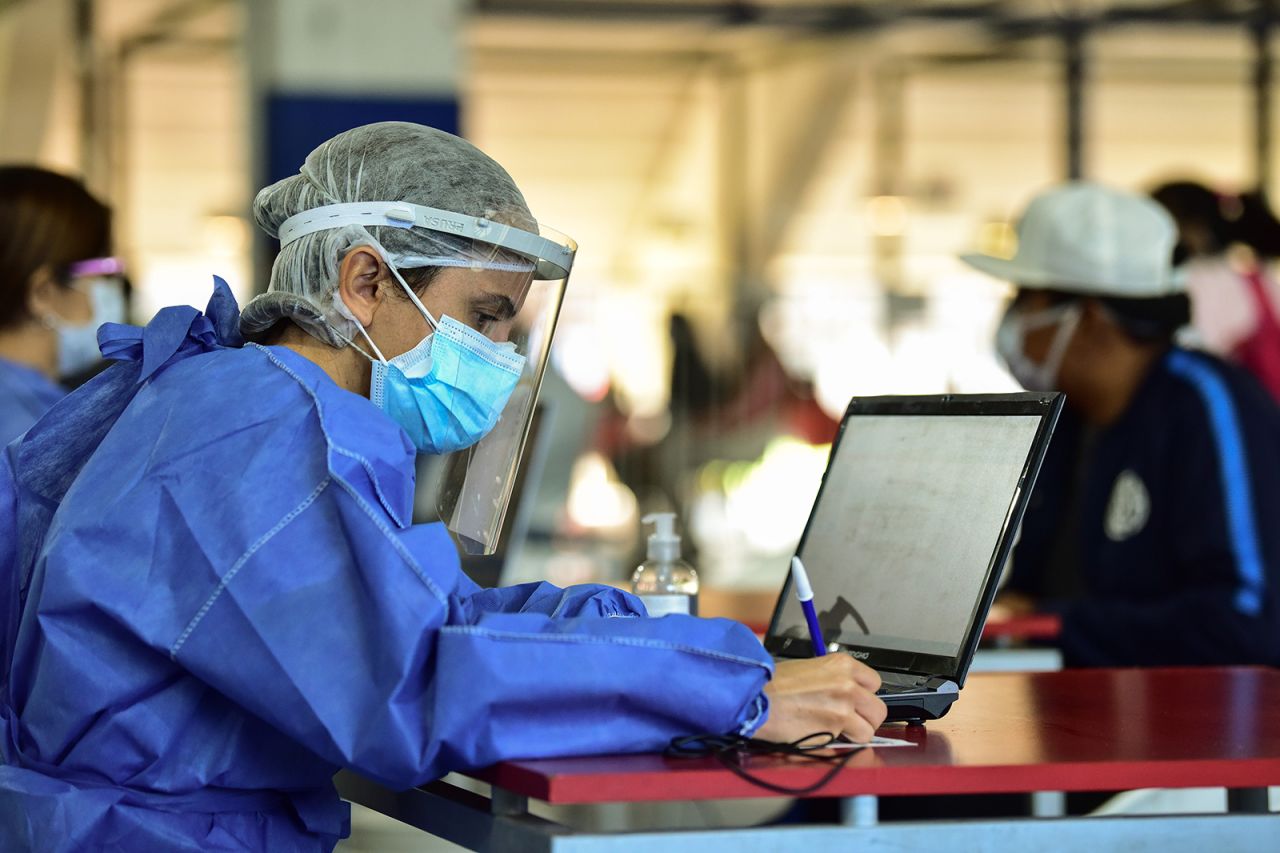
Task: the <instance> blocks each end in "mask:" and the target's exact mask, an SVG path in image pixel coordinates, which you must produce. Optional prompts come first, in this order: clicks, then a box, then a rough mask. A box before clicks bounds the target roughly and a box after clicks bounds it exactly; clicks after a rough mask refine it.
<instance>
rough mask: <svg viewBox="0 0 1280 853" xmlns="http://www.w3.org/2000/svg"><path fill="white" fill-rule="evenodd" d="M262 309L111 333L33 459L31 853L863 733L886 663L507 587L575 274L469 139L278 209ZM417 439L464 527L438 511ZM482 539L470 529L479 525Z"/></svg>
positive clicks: (19, 711)
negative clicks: (549, 772)
mask: <svg viewBox="0 0 1280 853" xmlns="http://www.w3.org/2000/svg"><path fill="white" fill-rule="evenodd" d="M254 216H255V218H256V220H257V222H258V224H259V225H260V226H261V227H262V228H263V229H265V230H266V231H267V232H268V233H269V234H270V235H272V236H273V237H278V238H279V240H280V246H281V249H280V254H279V256H278V258H277V259H276V262H275V266H274V268H273V269H272V275H271V284H270V288H269V291H268V292H267V293H265V294H264V295H261V296H259V297H257V298H255V299H253V300H252V301H250V302H249V303H248V304H247V305H246V306H245V309H244V311H243V313H239V312H238V311H237V307H236V305H235V302H234V300H233V299H232V297H231V295H230V292H229V291H228V290H227V288H226V286H225V285H224V284H221V283H219V284H218V285H217V286H216V288H215V292H214V294H213V297H212V299H211V300H210V302H209V305H208V307H207V308H206V310H205V311H204V313H201V312H199V311H197V310H196V309H194V308H187V307H178V308H169V309H165V310H164V311H162V312H160V314H159V315H158V316H156V318H155V319H154V320H153V321H152V322H151V323H150V324H148V325H147V327H146V328H144V329H139V328H132V327H127V326H119V325H108V326H106V327H104V328H103V330H102V331H101V333H100V343H101V347H102V352H103V354H104V355H106V356H107V357H109V358H111V359H114V360H115V361H116V362H118V363H117V364H115V365H114V366H113V367H111V368H110V369H108V370H107V371H106V372H104V373H103V374H101V375H100V376H98V377H96V378H95V379H93V380H92V381H90V382H89V383H87V384H86V385H84V386H83V387H82V388H80V389H78V390H77V391H76V392H74V393H72V394H71V395H70V396H68V397H67V398H65V399H63V400H62V401H61V402H59V403H58V404H57V405H55V406H54V407H53V409H52V410H51V411H50V412H49V413H48V414H47V415H46V416H45V417H44V418H43V419H42V420H40V421H39V422H38V423H37V424H36V425H35V426H34V427H32V429H31V430H30V431H29V432H28V433H27V434H26V435H25V437H24V438H23V439H22V440H21V441H20V442H17V443H15V444H13V445H11V446H10V447H9V448H8V450H7V452H6V453H5V454H4V456H3V459H2V460H0V483H3V484H5V486H4V487H3V488H0V518H4V519H5V521H4V523H3V524H2V525H0V529H3V530H6V531H16V535H13V534H6V535H5V536H6V538H4V539H0V567H3V568H4V569H5V571H4V574H3V577H4V581H5V583H6V584H7V588H6V590H5V595H6V597H5V599H4V601H3V608H0V622H3V624H4V627H5V633H4V635H3V642H4V655H5V663H6V666H5V667H4V669H3V675H4V681H3V685H2V689H3V693H2V695H0V699H2V701H0V711H2V712H3V723H4V727H5V728H4V732H3V737H0V744H2V747H0V748H3V750H4V754H3V759H4V762H5V764H4V766H3V767H0V849H4V850H24V849H29V850H40V851H53V850H85V849H101V848H112V847H119V848H120V849H131V850H211V849H218V850H228V849H235V850H271V851H288V850H329V849H332V847H333V846H334V844H335V843H336V842H337V840H338V839H339V838H341V837H343V836H344V835H345V834H346V833H347V831H348V809H347V806H346V805H345V804H343V803H342V802H341V801H340V800H339V799H338V796H337V794H336V793H335V791H334V788H333V785H332V782H331V777H332V776H333V774H334V772H335V771H337V770H338V769H340V768H350V769H351V770H354V771H356V772H358V773H361V774H363V775H365V776H367V777H369V778H372V779H374V780H377V781H378V782H380V783H382V784H384V785H387V786H390V787H392V788H406V787H409V786H412V785H417V784H420V783H422V782H425V781H427V780H430V779H432V778H436V777H438V776H440V775H442V774H444V773H446V772H448V771H450V770H454V769H466V768H475V767H479V766H483V765H487V764H491V763H493V762H496V761H500V760H503V759H509V758H516V757H524V758H530V757H542V756H558V755H578V754H586V753H602V752H632V751H647V750H657V749H661V748H662V747H663V746H665V745H666V743H667V742H668V739H670V738H671V737H673V736H676V735H684V734H690V733H701V732H720V733H743V734H755V735H757V736H759V737H766V738H773V739H778V740H782V739H792V738H796V737H799V736H801V735H804V734H808V733H810V732H813V731H822V730H825V731H843V732H845V733H846V734H848V735H849V736H851V737H853V738H856V739H866V738H868V737H870V735H871V734H872V732H873V730H874V727H875V726H876V725H877V724H878V723H879V722H881V721H882V720H883V718H884V713H885V711H884V705H883V704H882V703H881V702H880V700H879V699H877V698H876V697H875V696H874V693H873V691H874V690H875V688H876V687H877V686H878V683H879V679H878V677H877V676H876V675H875V673H874V672H872V671H871V670H869V669H867V668H866V667H864V666H862V665H860V664H857V663H856V662H854V661H853V660H852V659H851V658H849V657H848V656H843V655H841V656H829V657H827V658H819V659H817V660H810V661H801V662H791V663H786V664H779V665H778V666H777V667H776V668H775V667H774V664H773V663H772V662H771V660H770V659H769V657H768V656H767V655H766V654H765V652H764V650H763V649H762V648H761V646H760V643H759V642H758V641H757V640H756V638H755V637H754V636H752V634H751V632H750V631H748V630H747V629H746V628H745V627H743V626H742V625H740V624H737V623H734V622H730V621H726V620H717V619H697V618H693V617H688V616H667V617H665V618H661V619H650V618H647V617H646V616H645V612H644V609H643V606H642V605H641V604H640V603H639V602H638V600H637V599H635V598H634V597H632V596H630V595H628V594H626V593H624V592H621V591H619V590H616V589H612V588H608V587H599V586H579V587H570V588H568V589H563V590H562V589H557V588H555V587H552V586H550V585H548V584H530V585H526V586H520V587H514V588H507V589H481V588H479V587H477V586H476V585H475V584H473V583H472V582H471V581H469V580H468V579H467V577H466V576H465V575H463V574H462V573H461V572H460V571H459V566H458V558H457V550H456V547H455V540H456V542H457V543H459V544H460V545H461V546H462V547H463V548H466V549H468V550H471V551H476V552H485V551H488V550H491V549H492V547H493V545H494V540H495V538H496V532H497V530H498V522H499V521H500V517H501V511H502V509H503V507H504V505H505V502H506V500H507V497H508V492H509V490H510V476H511V472H512V471H513V470H514V469H515V467H516V463H517V461H518V458H519V454H520V451H521V444H522V442H523V438H524V435H525V426H526V422H527V419H528V416H529V412H530V410H531V408H532V406H533V403H534V400H535V397H536V395H537V390H538V384H539V381H540V379H541V376H542V370H543V367H544V365H545V360H546V356H547V350H548V347H549V345H550V343H551V338H552V332H553V330H554V328H555V319H556V314H557V312H558V311H559V307H560V301H561V298H562V296H563V294H564V287H565V283H566V280H567V278H568V275H569V269H570V266H571V264H572V261H573V256H574V251H575V247H574V244H573V243H572V241H570V240H569V239H568V238H565V237H562V236H559V235H557V234H555V233H554V232H551V231H549V230H547V229H545V228H542V227H540V226H539V225H538V223H537V222H536V221H535V220H534V218H533V216H532V215H531V213H530V211H529V209H528V207H527V205H526V204H525V201H524V199H523V197H522V196H521V194H520V191H519V190H518V189H517V188H516V186H515V184H514V183H513V182H512V180H511V178H510V177H509V176H508V175H507V173H506V172H505V171H504V170H503V169H502V168H501V167H500V166H499V165H498V164H497V163H495V162H494V161H492V160H491V159H489V158H488V157H487V156H485V155H484V154H482V153H481V152H480V151H478V150H477V149H475V148H474V147H472V146H471V145H470V144H468V143H466V142H464V141H463V140H461V139H458V138H456V137H454V136H450V135H449V134H446V133H442V132H440V131H436V130H432V129H430V128H426V127H421V126H417V125H412V124H402V123H384V124H376V125H370V126H366V127H361V128H356V129H354V130H351V131H348V132H345V133H343V134H340V135H339V136H337V137H335V138H333V139H331V140H329V141H328V142H326V143H324V144H322V145H321V146H320V147H319V148H317V149H316V150H315V151H314V152H312V153H311V155H310V156H309V157H308V158H307V160H306V163H305V164H304V165H303V166H302V168H301V170H300V172H299V174H297V175H295V176H292V177H289V178H286V179H285V180H283V181H280V182H279V183H276V184H274V185H272V186H270V187H267V188H266V189H264V190H262V191H261V192H260V193H259V194H258V196H257V198H256V199H255V201H254ZM417 453H431V454H440V455H446V456H447V459H446V460H445V463H446V464H445V465H444V468H445V469H446V472H447V473H446V475H445V476H444V477H442V479H441V483H440V486H439V498H438V506H439V509H440V517H441V518H442V519H443V520H444V521H443V522H441V523H436V524H429V525H421V526H415V525H412V524H411V523H410V508H411V504H412V497H413V494H414V487H415V483H414V458H415V454H417ZM450 533H452V536H451V535H450Z"/></svg>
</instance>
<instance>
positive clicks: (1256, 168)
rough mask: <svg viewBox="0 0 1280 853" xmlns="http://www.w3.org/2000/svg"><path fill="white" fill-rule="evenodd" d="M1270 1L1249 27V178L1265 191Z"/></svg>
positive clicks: (1268, 157)
mask: <svg viewBox="0 0 1280 853" xmlns="http://www.w3.org/2000/svg"><path fill="white" fill-rule="evenodd" d="M1272 29H1273V26H1272V4H1271V3H1270V2H1267V3H1264V4H1263V9H1262V11H1261V12H1260V13H1259V16H1258V20H1257V21H1255V22H1254V24H1253V26H1251V27H1250V28H1249V35H1250V37H1251V39H1252V41H1253V50H1254V53H1253V122H1254V124H1253V178H1254V181H1255V182H1256V183H1257V186H1258V188H1259V189H1260V190H1262V191H1263V192H1266V191H1267V190H1268V189H1269V188H1270V186H1271V88H1272V87H1271V70H1272V60H1271V33H1272Z"/></svg>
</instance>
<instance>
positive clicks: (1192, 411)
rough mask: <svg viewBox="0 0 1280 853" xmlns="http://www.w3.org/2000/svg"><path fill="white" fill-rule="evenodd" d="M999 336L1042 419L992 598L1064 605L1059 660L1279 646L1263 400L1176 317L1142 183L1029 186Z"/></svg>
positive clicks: (1151, 657) (1274, 495)
mask: <svg viewBox="0 0 1280 853" xmlns="http://www.w3.org/2000/svg"><path fill="white" fill-rule="evenodd" d="M1017 231H1018V249H1017V252H1016V254H1015V255H1014V257H1012V258H1008V259H1006V258H998V257H993V256H990V255H981V254H968V255H963V256H962V260H963V261H965V262H966V263H968V264H969V265H970V266H972V267H974V268H975V269H978V270H980V271H982V272H985V273H988V274H990V275H992V276H995V277H997V278H1001V279H1004V280H1006V281H1009V282H1011V283H1013V284H1014V285H1016V286H1017V288H1018V292H1017V296H1016V298H1015V299H1014V300H1013V302H1012V304H1011V305H1010V306H1009V309H1008V311H1007V313H1006V315H1005V317H1004V319H1003V320H1002V322H1001V324H1000V327H999V330H998V332H997V336H996V337H997V340H996V345H997V349H998V351H999V354H1000V355H1001V357H1002V358H1003V359H1004V360H1005V362H1006V363H1007V365H1008V367H1009V369H1010V371H1011V372H1012V373H1013V375H1014V376H1015V377H1016V378H1017V379H1018V380H1019V382H1021V383H1022V385H1023V386H1024V387H1026V388H1027V389H1029V390H1060V391H1063V392H1065V393H1066V395H1067V413H1066V414H1065V415H1064V417H1063V422H1062V423H1061V424H1060V426H1059V430H1058V433H1057V435H1056V436H1055V438H1054V442H1053V445H1052V447H1051V449H1050V453H1049V457H1048V459H1047V460H1046V463H1045V467H1044V470H1043V472H1042V474H1041V477H1040V479H1039V483H1038V485H1037V488H1036V493H1035V495H1034V496H1033V498H1032V504H1031V507H1030V508H1029V510H1028V513H1027V517H1026V519H1025V521H1024V523H1023V535H1022V539H1021V541H1020V542H1019V544H1018V547H1017V550H1016V551H1015V552H1014V557H1013V569H1012V572H1011V576H1010V578H1009V581H1008V584H1007V585H1006V589H1005V591H1004V593H1002V597H1001V599H1000V600H999V601H998V603H997V610H998V611H1003V612H1005V613H1012V614H1016V613H1018V612H1026V611H1029V610H1031V609H1033V608H1036V609H1039V610H1041V611H1046V612H1056V613H1058V614H1060V615H1061V617H1062V631H1061V635H1060V639H1059V642H1060V645H1061V648H1062V651H1063V656H1064V661H1065V662H1066V664H1067V665H1068V666H1072V665H1082V666H1120V665H1160V664H1226V663H1262V664H1269V665H1276V664H1280V525H1278V524H1276V523H1275V522H1274V519H1275V518H1276V517H1277V514H1278V513H1280V477H1277V476H1276V472H1280V410H1277V409H1276V407H1275V406H1274V405H1273V403H1272V402H1271V399H1270V398H1269V397H1268V395H1267V393H1266V392H1265V390H1264V389H1263V388H1262V387H1261V386H1260V385H1258V383H1257V382H1256V381H1255V380H1254V379H1253V377H1251V376H1250V375H1248V374H1246V373H1245V372H1244V371H1242V370H1240V369H1238V368H1236V367H1233V366H1231V365H1228V364H1226V363H1225V362H1223V361H1221V360H1220V359H1217V358H1216V357H1213V356H1211V355H1208V354H1206V353H1200V352H1193V351H1190V350H1187V349H1184V348H1181V347H1179V346H1178V345H1176V344H1175V342H1174V337H1175V334H1176V333H1177V331H1178V330H1179V328H1180V327H1182V326H1184V325H1185V324H1186V322H1187V321H1188V319H1189V306H1188V302H1187V298H1186V295H1185V293H1184V292H1183V288H1182V284H1181V282H1180V280H1179V278H1178V276H1177V275H1175V273H1174V270H1173V265H1172V259H1173V248H1174V244H1175V241H1176V237H1177V235H1176V228H1175V226H1174V223H1173V220H1172V219H1171V218H1170V216H1169V215H1168V214H1167V213H1166V212H1165V211H1164V210H1163V209H1162V208H1161V207H1160V206H1159V205H1157V204H1156V203H1155V202H1153V201H1151V200H1150V199H1147V198H1145V197H1142V196H1139V195H1136V194H1132V193H1127V192H1122V191H1119V190H1114V189H1110V188H1108V187H1104V186H1100V185H1098V184H1092V183H1084V182H1076V183H1070V184H1066V185H1063V186H1060V187H1056V188H1054V189H1051V190H1049V191H1047V192H1044V193H1043V194H1041V195H1039V196H1037V197H1036V198H1035V199H1034V200H1033V201H1032V202H1031V204H1030V206H1029V207H1028V208H1027V210H1026V212H1025V213H1024V214H1023V216H1022V218H1021V220H1020V222H1019V224H1018V229H1017Z"/></svg>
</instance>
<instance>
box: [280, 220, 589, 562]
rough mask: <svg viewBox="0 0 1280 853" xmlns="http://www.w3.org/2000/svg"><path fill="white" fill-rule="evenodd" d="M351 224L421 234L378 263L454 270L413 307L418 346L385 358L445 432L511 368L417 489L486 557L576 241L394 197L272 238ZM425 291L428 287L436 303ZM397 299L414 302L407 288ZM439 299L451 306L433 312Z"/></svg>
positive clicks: (493, 546) (288, 225)
mask: <svg viewBox="0 0 1280 853" xmlns="http://www.w3.org/2000/svg"><path fill="white" fill-rule="evenodd" d="M352 224H355V225H365V226H368V225H375V226H383V227H387V226H390V227H396V228H413V229H416V230H415V238H416V235H417V234H418V233H420V232H422V233H423V237H424V239H423V240H421V241H419V240H416V239H415V247H416V246H417V244H419V243H420V244H421V249H422V251H415V252H414V253H413V254H406V253H396V252H391V253H390V257H389V258H388V259H387V260H388V262H389V263H391V264H392V265H393V266H395V267H396V268H398V269H400V270H409V269H414V268H424V267H442V268H445V269H457V270H459V271H460V272H462V275H458V274H454V275H451V276H449V277H448V279H447V283H446V278H445V277H443V276H438V277H437V278H436V279H435V280H433V281H432V283H431V284H430V285H428V288H427V290H426V291H425V292H424V294H423V298H425V299H426V301H427V302H432V303H436V306H435V307H436V308H437V310H438V311H439V316H435V315H432V314H430V312H428V311H427V309H426V308H425V307H424V306H423V305H422V304H421V303H419V305H418V307H419V308H420V309H422V310H423V311H424V313H427V314H428V319H429V321H430V322H431V324H432V326H433V333H432V338H431V343H430V345H429V347H424V348H423V350H425V353H424V354H423V355H417V354H415V355H414V356H413V357H412V358H411V359H409V360H407V361H406V360H405V359H403V358H401V357H397V358H392V359H390V363H391V364H392V365H395V366H396V369H398V370H400V371H401V372H402V373H404V375H405V376H406V377H409V378H410V380H411V381H420V382H421V383H422V384H424V385H425V386H428V387H430V388H431V389H432V392H433V394H435V395H436V397H435V402H437V403H438V404H439V406H440V407H442V408H444V409H446V410H448V412H449V420H450V421H451V422H452V424H451V426H452V427H454V428H456V429H457V431H458V432H459V433H466V432H468V431H469V430H473V429H474V425H475V424H476V422H477V419H478V418H483V417H485V413H484V412H483V411H482V409H484V408H485V406H484V405H483V401H484V399H485V397H486V396H489V395H487V394H486V393H484V392H485V390H486V389H485V387H484V384H485V383H486V382H494V381H497V382H501V383H504V384H505V383H506V382H508V381H509V380H510V379H512V378H513V377H512V376H511V374H512V373H518V376H517V377H514V388H513V389H512V390H511V392H510V396H509V397H507V399H506V402H505V405H503V406H502V408H501V411H500V413H499V414H498V417H497V420H496V423H494V424H493V426H492V428H490V429H489V430H488V431H487V432H486V433H485V434H484V435H483V437H482V438H480V439H479V440H478V441H476V442H475V443H473V444H470V445H469V446H465V447H461V448H460V449H458V450H454V451H452V452H447V453H444V454H442V455H440V456H439V457H438V460H439V464H438V465H437V466H434V467H436V468H437V469H438V470H439V471H440V475H439V476H438V477H437V478H436V479H435V481H434V484H424V485H426V487H428V488H434V489H435V492H436V494H435V501H434V503H435V506H436V509H437V511H438V513H439V517H440V519H441V521H443V522H444V523H445V525H446V526H447V527H448V528H449V530H450V531H451V532H452V533H453V534H454V536H455V538H456V539H457V541H458V542H459V544H460V546H461V548H462V549H463V551H465V552H466V553H468V554H492V553H494V552H495V551H496V550H497V548H498V545H499V538H500V534H501V530H502V524H503V520H504V518H505V516H506V512H507V507H508V504H509V503H510V500H511V497H512V491H513V487H514V484H515V479H516V474H517V471H518V469H519V466H520V459H521V456H522V454H523V452H524V445H525V441H526V439H527V437H528V435H529V428H530V424H531V421H532V417H533V413H534V410H535V405H536V403H537V399H538V392H539V390H540V388H541V385H542V377H543V374H544V372H545V370H546V365H547V359H548V356H549V354H550V349H551V341H552V338H553V336H554V334H555V329H556V321H557V319H558V317H559V313H560V306H561V303H562V302H563V299H564V292H565V287H566V285H567V283H568V278H569V271H570V269H571V267H572V264H573V257H574V254H575V252H576V251H577V245H576V244H575V243H574V242H573V240H571V239H570V238H568V237H567V236H565V235H563V234H559V233H557V232H555V231H553V230H551V229H548V228H539V232H538V233H537V234H534V233H532V232H530V231H526V230H523V229H520V228H517V227H514V226H511V225H506V224H503V223H501V222H497V221H494V220H489V219H482V218H477V217H471V216H465V215H461V214H456V213H452V212H449V211H442V210H437V209H434V208H427V207H423V206H420V205H413V204H408V203H404V202H366V203H356V204H340V205H329V206H326V207H321V208H315V209H312V210H308V211H305V212H304V213H302V214H299V215H298V216H295V217H292V218H291V219H289V220H287V221H286V222H285V223H283V224H282V225H281V227H280V239H281V243H282V245H283V244H286V243H288V242H291V241H292V240H296V239H298V237H300V236H302V235H304V234H309V233H314V232H315V231H319V230H323V229H327V228H336V227H342V226H345V225H352ZM433 287H439V288H440V289H439V290H438V291H437V293H438V296H437V297H436V298H432V290H431V289H432V288H433ZM459 288H460V292H459ZM451 290H452V291H453V292H452V293H451V292H450V291H451ZM409 296H410V298H411V299H413V300H414V301H415V302H418V301H419V300H418V298H417V297H415V296H414V295H413V293H412V291H410V292H409ZM441 304H446V305H448V306H452V307H450V308H447V309H446V310H440V305H441ZM455 315H462V316H455ZM445 338H448V340H445ZM406 355H409V354H406ZM504 390H505V389H504ZM422 487H423V486H421V485H420V488H422Z"/></svg>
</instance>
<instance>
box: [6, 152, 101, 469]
mask: <svg viewBox="0 0 1280 853" xmlns="http://www.w3.org/2000/svg"><path fill="white" fill-rule="evenodd" d="M110 249H111V211H110V210H109V209H108V208H107V207H106V206H105V205H103V204H102V202H100V201H98V200H97V199H96V198H94V197H93V196H92V195H90V193H89V191H88V190H86V189H85V188H84V186H83V185H82V184H81V183H80V182H79V181H76V180H73V179H72V178H68V177H66V176H64V175H59V174H57V173H56V172H49V171H46V170H44V169H38V168H34V167H30V166H0V447H3V446H4V445H6V444H8V443H9V442H10V441H12V440H13V439H15V438H17V437H18V436H20V435H22V433H24V432H26V431H27V428H28V427H30V426H31V425H32V424H33V423H35V422H36V420H38V419H39V418H40V416H41V415H43V414H44V413H45V412H46V411H48V410H49V407H50V406H52V405H53V404H54V403H56V402H57V401H58V400H60V399H62V397H63V395H65V394H66V393H67V392H66V388H65V387H64V385H63V384H62V383H63V381H64V380H75V379H76V378H77V377H78V376H79V375H80V374H81V373H83V372H84V371H85V370H87V369H89V368H91V367H92V366H94V365H95V364H97V363H98V362H99V361H100V359H101V356H100V355H99V353H98V340H97V330H98V326H100V325H101V324H103V323H106V322H117V323H118V322H121V321H122V320H123V319H124V297H123V293H122V290H121V282H120V281H119V280H118V279H117V278H115V276H116V275H118V273H119V272H120V271H121V267H120V265H119V263H118V262H117V261H116V260H115V259H113V258H109V257H106V255H108V254H109V252H110Z"/></svg>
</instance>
